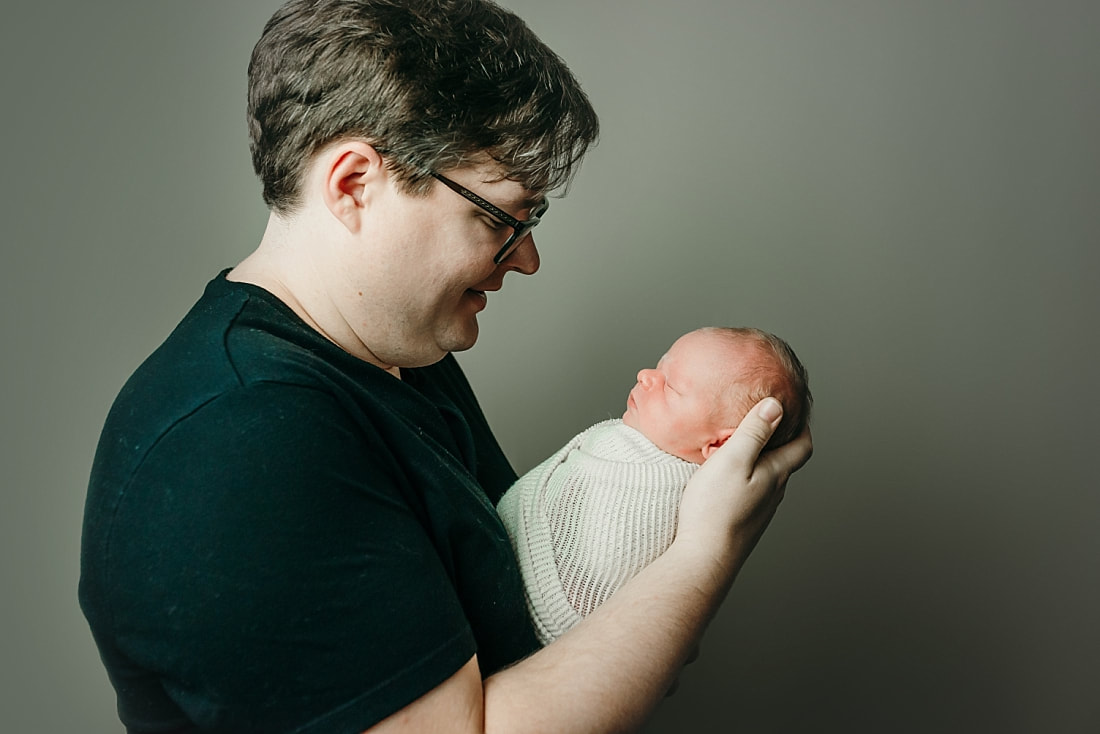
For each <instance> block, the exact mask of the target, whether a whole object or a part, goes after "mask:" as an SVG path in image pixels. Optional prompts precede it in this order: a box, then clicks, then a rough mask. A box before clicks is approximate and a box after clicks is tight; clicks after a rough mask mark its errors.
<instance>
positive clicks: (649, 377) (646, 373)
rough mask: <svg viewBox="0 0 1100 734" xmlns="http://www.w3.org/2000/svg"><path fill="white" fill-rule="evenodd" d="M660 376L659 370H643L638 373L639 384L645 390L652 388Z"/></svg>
mask: <svg viewBox="0 0 1100 734" xmlns="http://www.w3.org/2000/svg"><path fill="white" fill-rule="evenodd" d="M658 376H659V373H658V372H657V370H650V369H646V370H641V371H640V372H638V383H639V384H640V385H641V386H642V387H644V388H647V389H648V388H651V387H653V385H655V384H656V383H657V377H658Z"/></svg>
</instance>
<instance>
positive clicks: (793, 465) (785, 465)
mask: <svg viewBox="0 0 1100 734" xmlns="http://www.w3.org/2000/svg"><path fill="white" fill-rule="evenodd" d="M813 453H814V441H813V437H812V436H811V435H810V427H809V426H806V428H805V429H803V431H802V433H801V434H799V436H798V438H796V439H794V440H793V441H790V442H789V443H785V444H783V445H782V446H780V447H779V448H777V449H773V450H771V451H769V452H768V456H767V460H768V461H769V462H770V463H771V464H772V465H774V466H776V467H778V468H780V469H781V470H782V471H783V472H784V473H786V474H787V475H788V476H789V475H791V474H794V473H795V472H796V471H798V470H799V469H801V468H802V467H803V466H804V465H805V463H806V462H807V461H809V460H810V457H811V456H813Z"/></svg>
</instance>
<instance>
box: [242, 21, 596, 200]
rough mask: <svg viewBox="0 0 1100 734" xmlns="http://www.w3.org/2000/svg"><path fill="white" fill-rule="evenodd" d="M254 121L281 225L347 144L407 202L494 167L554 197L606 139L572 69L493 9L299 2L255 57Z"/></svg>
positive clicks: (256, 161)
mask: <svg viewBox="0 0 1100 734" xmlns="http://www.w3.org/2000/svg"><path fill="white" fill-rule="evenodd" d="M248 121H249V138H250V147H251V151H252V162H253V167H254V168H255V170H256V174H257V175H258V176H259V177H260V180H261V181H262V182H263V197H264V201H265V202H267V204H268V206H269V207H271V208H272V209H274V210H276V211H280V212H283V213H290V212H292V211H293V210H294V208H295V207H296V206H297V205H298V204H299V203H300V197H301V191H300V187H301V177H302V173H303V171H304V170H305V168H306V166H307V165H308V163H309V160H310V159H311V158H312V156H313V155H315V154H316V153H317V152H318V151H319V150H321V149H322V148H323V147H324V146H326V145H328V144H330V143H332V142H334V141H337V140H340V139H343V138H360V139H363V140H366V141H367V142H369V143H370V144H372V145H374V146H375V148H377V149H378V150H379V152H381V153H382V154H383V157H384V158H385V159H386V163H387V165H388V166H389V167H390V169H391V170H392V171H393V172H394V173H395V174H396V178H397V180H398V182H399V185H400V186H401V187H402V189H403V190H404V191H405V192H406V193H412V194H422V193H426V191H427V190H428V188H429V187H430V184H431V179H430V177H429V176H430V173H431V172H433V171H447V170H450V169H453V168H458V167H460V166H463V165H469V164H472V163H477V162H481V161H483V160H485V158H486V156H487V157H488V158H490V159H492V160H494V161H496V162H498V163H499V164H500V165H501V168H502V170H503V176H502V177H503V178H508V179H512V180H515V181H518V182H520V183H521V184H522V185H523V186H524V187H525V188H527V189H529V190H531V191H536V192H544V193H545V192H549V191H552V190H554V189H557V188H561V187H563V186H566V185H567V184H568V182H569V180H570V179H571V177H572V175H573V173H574V171H575V168H576V166H577V164H578V163H579V161H580V160H581V158H582V157H583V156H584V153H585V152H586V151H587V149H588V146H589V145H591V144H592V143H593V142H595V140H596V137H597V135H598V132H599V122H598V120H597V117H596V113H595V111H594V110H593V109H592V106H591V104H590V103H589V101H588V98H587V97H586V96H585V94H584V92H583V91H582V90H581V88H580V84H579V83H578V82H577V80H576V79H575V78H574V76H573V74H572V73H571V72H570V71H569V69H568V68H567V67H566V65H565V63H564V62H562V60H561V59H560V58H559V57H558V56H557V55H556V54H554V52H553V51H551V50H550V49H549V48H548V47H547V46H546V45H545V44H544V43H543V42H542V41H540V40H539V39H538V37H536V36H535V34H534V33H532V32H531V30H530V29H529V28H528V27H527V26H526V25H525V24H524V23H523V21H522V20H520V19H519V18H518V17H516V16H515V15H514V14H513V13H511V12H509V11H507V10H504V9H503V8H500V7H499V6H497V5H495V4H493V3H492V2H488V0H291V2H288V3H286V4H285V5H283V6H282V7H281V8H280V9H279V10H278V11H276V13H275V14H274V15H273V16H272V18H271V19H270V20H269V21H268V23H267V25H266V27H265V28H264V31H263V34H262V36H261V37H260V40H259V42H258V43H257V44H256V47H255V48H254V49H253V52H252V60H251V62H250V63H249V67H248Z"/></svg>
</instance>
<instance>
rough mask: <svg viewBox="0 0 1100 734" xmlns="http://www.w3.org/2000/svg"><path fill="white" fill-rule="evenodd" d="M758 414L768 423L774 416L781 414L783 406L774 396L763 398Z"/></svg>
mask: <svg viewBox="0 0 1100 734" xmlns="http://www.w3.org/2000/svg"><path fill="white" fill-rule="evenodd" d="M758 415H759V416H760V417H761V418H763V419H764V420H766V421H767V422H768V423H771V422H772V421H774V420H775V419H776V418H778V417H779V416H781V415H783V406H782V405H781V404H780V402H779V401H778V400H776V399H775V398H764V399H763V400H762V401H760V409H759V412H758Z"/></svg>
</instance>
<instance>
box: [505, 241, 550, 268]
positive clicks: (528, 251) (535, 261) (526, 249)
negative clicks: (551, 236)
mask: <svg viewBox="0 0 1100 734" xmlns="http://www.w3.org/2000/svg"><path fill="white" fill-rule="evenodd" d="M504 264H505V265H507V266H508V269H509V270H515V271H516V272H519V273H523V274H524V275H534V274H535V273H536V272H537V271H538V269H539V265H540V264H541V260H540V258H539V250H538V248H537V247H535V237H534V235H533V234H532V233H530V232H529V233H528V234H527V236H526V237H524V238H523V239H522V240H521V241H520V243H519V246H517V247H516V249H515V250H513V251H512V253H511V254H510V255H508V259H507V260H505V261H504Z"/></svg>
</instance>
